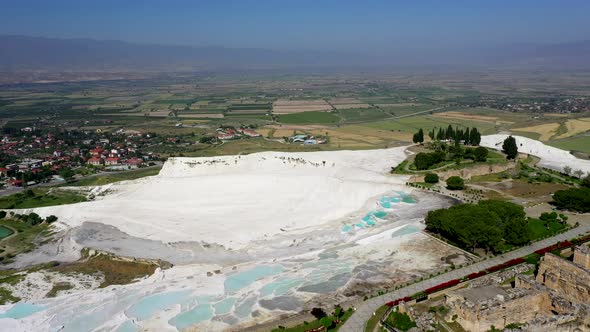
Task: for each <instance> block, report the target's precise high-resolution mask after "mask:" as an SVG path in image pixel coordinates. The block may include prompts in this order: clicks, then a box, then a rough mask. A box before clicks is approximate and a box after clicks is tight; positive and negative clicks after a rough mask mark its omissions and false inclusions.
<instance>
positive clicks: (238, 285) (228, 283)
mask: <svg viewBox="0 0 590 332" xmlns="http://www.w3.org/2000/svg"><path fill="white" fill-rule="evenodd" d="M283 270H284V268H283V267H282V266H281V265H259V266H256V267H254V268H252V269H250V270H246V271H243V272H239V273H236V274H234V275H232V276H230V277H228V278H227V279H226V280H225V283H224V286H225V290H226V291H227V292H228V293H235V292H237V291H238V290H240V289H242V288H244V287H247V286H249V285H251V284H252V283H254V282H255V281H256V280H259V279H262V278H264V277H268V276H272V275H275V274H279V273H281V272H283Z"/></svg>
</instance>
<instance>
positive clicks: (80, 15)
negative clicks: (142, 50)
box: [0, 0, 590, 53]
mask: <svg viewBox="0 0 590 332" xmlns="http://www.w3.org/2000/svg"><path fill="white" fill-rule="evenodd" d="M0 2H2V4H1V5H0V34H20V35H33V36H47V37H63V38H94V39H117V40H125V41H133V42H148V43H158V44H177V45H218V46H226V47H253V48H269V49H314V50H355V51H358V50H363V49H372V50H373V51H374V52H377V53H378V52H380V51H383V52H386V51H388V50H390V49H394V48H398V47H400V46H401V47H408V48H413V49H436V48H438V47H470V46H482V45H498V44H511V43H521V42H530V43H553V42H567V41H576V40H587V39H590V36H589V32H590V20H589V19H588V17H587V15H588V13H590V1H583V0H568V1H560V0H555V1H544V0H535V1H531V0H512V1H503V0H502V1H500V0H498V1H483V0H482V1H480V0H471V1H467V0H465V1H453V0H439V1H419V0H412V1H401V0H400V1H395V0H390V1H385V0H383V1H377V0H368V1H361V0H359V1H348V0H339V1H335V0H297V1H280V0H274V1H273V0H241V1H239V0H216V1H199V0H194V1H181V0H168V1H153V0H143V1H136V0H117V1H115V0H96V1H85V0H75V1H73V0H67V1H66V0H37V1H32V0H18V1H10V0H0Z"/></svg>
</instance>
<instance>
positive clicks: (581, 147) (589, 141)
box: [547, 136, 590, 153]
mask: <svg viewBox="0 0 590 332" xmlns="http://www.w3.org/2000/svg"><path fill="white" fill-rule="evenodd" d="M547 144H549V145H551V146H554V147H556V148H560V149H563V150H567V151H580V152H584V153H590V136H577V137H571V138H566V139H562V140H559V141H549V142H547Z"/></svg>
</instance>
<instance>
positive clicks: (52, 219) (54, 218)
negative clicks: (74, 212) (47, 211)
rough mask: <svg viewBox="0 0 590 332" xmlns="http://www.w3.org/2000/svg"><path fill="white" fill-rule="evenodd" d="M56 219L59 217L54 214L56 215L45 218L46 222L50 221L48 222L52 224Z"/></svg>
mask: <svg viewBox="0 0 590 332" xmlns="http://www.w3.org/2000/svg"><path fill="white" fill-rule="evenodd" d="M56 221H57V217H56V216H54V215H50V216H48V217H47V218H45V222H46V223H48V224H52V223H54V222H56Z"/></svg>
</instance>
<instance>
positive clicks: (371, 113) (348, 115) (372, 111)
mask: <svg viewBox="0 0 590 332" xmlns="http://www.w3.org/2000/svg"><path fill="white" fill-rule="evenodd" d="M338 112H339V113H340V116H341V117H342V119H343V121H344V122H348V123H353V122H369V121H375V120H380V119H385V118H387V117H390V116H391V115H389V114H387V113H384V112H382V111H380V110H379V109H376V108H350V109H341V110H339V111H338Z"/></svg>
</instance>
